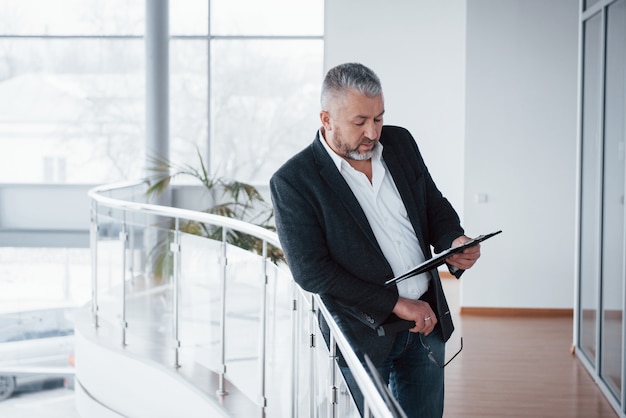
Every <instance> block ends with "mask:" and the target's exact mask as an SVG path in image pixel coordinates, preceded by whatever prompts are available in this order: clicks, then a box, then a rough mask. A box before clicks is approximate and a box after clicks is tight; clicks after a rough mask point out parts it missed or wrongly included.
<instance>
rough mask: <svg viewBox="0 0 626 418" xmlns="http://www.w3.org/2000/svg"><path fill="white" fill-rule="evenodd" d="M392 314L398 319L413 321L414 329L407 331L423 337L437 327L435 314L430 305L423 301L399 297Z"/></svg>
mask: <svg viewBox="0 0 626 418" xmlns="http://www.w3.org/2000/svg"><path fill="white" fill-rule="evenodd" d="M393 313H394V314H396V316H398V317H399V318H402V319H407V320H409V321H415V327H413V328H411V329H410V330H409V331H411V332H421V333H422V334H424V335H428V334H430V333H431V332H432V331H433V329H435V325H437V317H436V316H435V313H434V312H433V310H432V309H431V307H430V305H429V304H428V303H427V302H424V301H423V300H413V299H407V298H403V297H399V298H398V302H396V306H394V308H393Z"/></svg>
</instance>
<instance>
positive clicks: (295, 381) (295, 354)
mask: <svg viewBox="0 0 626 418" xmlns="http://www.w3.org/2000/svg"><path fill="white" fill-rule="evenodd" d="M299 293H300V291H299V290H298V288H297V287H296V285H295V282H294V281H293V280H292V281H291V294H292V306H291V353H292V354H291V416H292V417H293V418H298V416H299V413H298V411H299V409H298V394H299V392H300V385H299V383H300V373H299V370H300V369H299V367H298V365H299V364H300V362H299V361H298V360H299V358H300V356H299V353H300V350H299V349H298V335H300V329H301V328H300V314H299V312H298V307H299V305H298V298H297V295H298V294H299Z"/></svg>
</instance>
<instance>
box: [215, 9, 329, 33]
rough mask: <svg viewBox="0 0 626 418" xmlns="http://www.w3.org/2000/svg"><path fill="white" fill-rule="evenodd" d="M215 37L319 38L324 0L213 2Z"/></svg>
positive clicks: (322, 30)
mask: <svg viewBox="0 0 626 418" xmlns="http://www.w3.org/2000/svg"><path fill="white" fill-rule="evenodd" d="M211 32H212V35H319V36H321V35H322V34H323V33H324V2H323V1H322V0H266V1H258V0H212V1H211Z"/></svg>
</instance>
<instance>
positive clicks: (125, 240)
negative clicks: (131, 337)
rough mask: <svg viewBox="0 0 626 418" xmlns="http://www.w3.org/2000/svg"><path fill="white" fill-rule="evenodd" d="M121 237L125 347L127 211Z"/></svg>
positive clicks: (123, 337) (124, 337)
mask: <svg viewBox="0 0 626 418" xmlns="http://www.w3.org/2000/svg"><path fill="white" fill-rule="evenodd" d="M119 239H120V241H121V242H122V318H121V324H120V325H121V327H122V347H124V346H126V329H127V328H128V322H126V251H127V249H128V233H127V232H126V212H125V211H124V218H123V221H122V230H121V231H120V234H119Z"/></svg>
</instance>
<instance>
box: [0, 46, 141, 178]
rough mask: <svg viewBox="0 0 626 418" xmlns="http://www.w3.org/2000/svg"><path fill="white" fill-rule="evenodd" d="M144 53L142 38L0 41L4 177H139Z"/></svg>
mask: <svg viewBox="0 0 626 418" xmlns="http://www.w3.org/2000/svg"><path fill="white" fill-rule="evenodd" d="M144 56H145V52H144V47H143V41H142V40H136V41H135V40H128V39H122V40H120V39H116V40H113V39H0V97H2V98H4V100H1V101H0V149H2V153H0V182H13V183H17V182H19V183H31V182H38V183H39V182H61V183H65V182H68V183H103V182H110V181H118V180H120V179H125V178H139V177H140V176H141V174H142V171H143V164H142V163H143V160H144V158H143V154H144V148H145V145H144V142H145V141H144V131H145V129H144V124H145V122H144V121H145V106H144V97H145V94H144V89H145V85H144V84H145V83H144V78H145V77H144ZM9 98H10V99H9ZM138 162H141V163H138Z"/></svg>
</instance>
